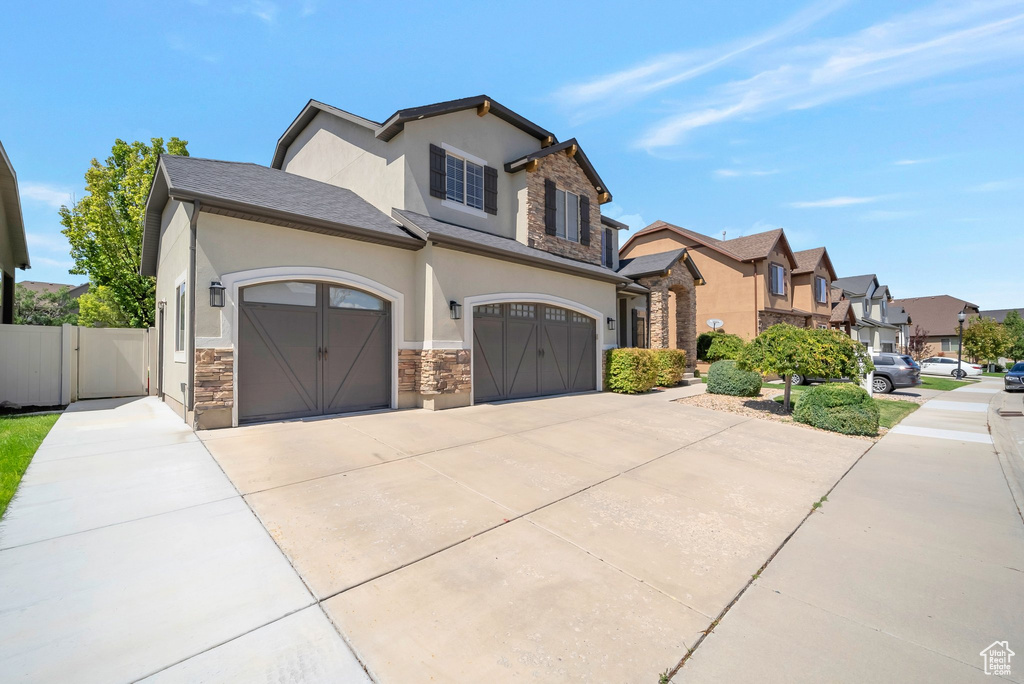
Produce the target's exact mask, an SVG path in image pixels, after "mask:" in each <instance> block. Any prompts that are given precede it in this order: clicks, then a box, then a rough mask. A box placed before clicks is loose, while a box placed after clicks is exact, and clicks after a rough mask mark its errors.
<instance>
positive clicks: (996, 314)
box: [978, 309, 1024, 323]
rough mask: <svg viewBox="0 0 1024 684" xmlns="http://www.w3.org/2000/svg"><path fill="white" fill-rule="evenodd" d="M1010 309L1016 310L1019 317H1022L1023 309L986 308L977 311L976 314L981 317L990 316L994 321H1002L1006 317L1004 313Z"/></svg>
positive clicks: (1023, 314)
mask: <svg viewBox="0 0 1024 684" xmlns="http://www.w3.org/2000/svg"><path fill="white" fill-rule="evenodd" d="M1011 311H1016V312H1017V314H1018V315H1019V316H1020V317H1021V318H1024V309H988V310H987V311H979V312H978V315H980V316H981V317H982V318H991V319H992V320H994V321H995V322H996V323H1002V322H1003V321H1004V320H1005V319H1006V314H1008V313H1010V312H1011Z"/></svg>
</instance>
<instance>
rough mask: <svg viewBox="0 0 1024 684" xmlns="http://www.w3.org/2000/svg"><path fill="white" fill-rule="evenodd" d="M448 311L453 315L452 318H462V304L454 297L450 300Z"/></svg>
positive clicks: (455, 319) (454, 319)
mask: <svg viewBox="0 0 1024 684" xmlns="http://www.w3.org/2000/svg"><path fill="white" fill-rule="evenodd" d="M448 312H449V313H450V314H451V315H452V320H453V321H457V320H459V319H460V318H462V305H461V304H459V303H458V302H457V301H455V300H454V299H453V300H451V301H450V302H448Z"/></svg>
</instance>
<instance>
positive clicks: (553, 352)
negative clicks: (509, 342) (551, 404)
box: [540, 309, 571, 394]
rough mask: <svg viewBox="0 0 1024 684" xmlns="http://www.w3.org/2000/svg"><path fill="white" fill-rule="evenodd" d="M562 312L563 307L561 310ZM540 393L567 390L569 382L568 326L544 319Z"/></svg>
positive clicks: (559, 392) (556, 392)
mask: <svg viewBox="0 0 1024 684" xmlns="http://www.w3.org/2000/svg"><path fill="white" fill-rule="evenodd" d="M561 311H562V312H563V313H564V312H565V309H562V310H561ZM541 337H542V344H541V357H540V393H541V394H561V393H564V392H568V391H569V390H570V389H571V388H570V384H569V326H568V325H565V324H562V325H558V324H553V323H552V321H551V320H545V321H544V327H543V332H542V333H541Z"/></svg>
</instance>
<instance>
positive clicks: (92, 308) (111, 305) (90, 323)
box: [78, 285, 128, 328]
mask: <svg viewBox="0 0 1024 684" xmlns="http://www.w3.org/2000/svg"><path fill="white" fill-rule="evenodd" d="M78 325H84V326H86V327H89V328H124V327H127V325H128V320H127V319H126V318H125V315H124V312H123V311H122V310H121V307H120V306H118V305H117V300H116V299H115V298H114V291H113V290H112V289H110V288H109V287H107V286H106V285H97V286H96V287H93V288H91V289H90V290H89V291H88V292H86V293H85V294H84V295H82V296H81V297H79V298H78Z"/></svg>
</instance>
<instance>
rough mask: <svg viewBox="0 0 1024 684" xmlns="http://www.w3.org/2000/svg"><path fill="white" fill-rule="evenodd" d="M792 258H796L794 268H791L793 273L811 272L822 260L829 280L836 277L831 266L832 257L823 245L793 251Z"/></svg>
mask: <svg viewBox="0 0 1024 684" xmlns="http://www.w3.org/2000/svg"><path fill="white" fill-rule="evenodd" d="M793 258H794V259H796V268H794V269H793V275H800V274H801V273H811V272H813V271H814V269H816V268H817V267H818V264H819V263H820V262H821V261H822V260H824V261H825V270H826V271H827V272H828V279H829V281H830V282H831V281H833V280H835V279H836V270H835V268H833V267H832V259H831V258H829V256H828V250H827V249H825V248H824V247H815V248H814V249H804V250H800V251H799V252H793Z"/></svg>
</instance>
